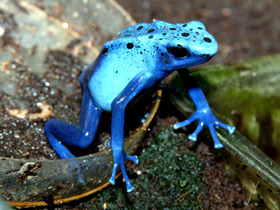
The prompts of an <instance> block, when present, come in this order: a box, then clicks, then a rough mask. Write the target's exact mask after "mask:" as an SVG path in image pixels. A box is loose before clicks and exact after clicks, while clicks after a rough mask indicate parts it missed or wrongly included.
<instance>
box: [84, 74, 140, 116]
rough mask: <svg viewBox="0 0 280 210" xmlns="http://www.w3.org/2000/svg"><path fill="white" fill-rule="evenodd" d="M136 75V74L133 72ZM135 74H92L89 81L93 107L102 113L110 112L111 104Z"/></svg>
mask: <svg viewBox="0 0 280 210" xmlns="http://www.w3.org/2000/svg"><path fill="white" fill-rule="evenodd" d="M135 74H136V72H135ZM135 74H131V73H130V75H127V74H121V73H116V71H115V72H112V71H110V72H104V71H103V72H102V71H97V72H94V74H93V75H92V77H91V78H90V80H89V87H90V93H91V96H92V98H93V100H94V103H95V105H96V106H97V107H98V108H99V109H101V110H104V111H108V112H110V111H112V107H111V105H112V102H113V101H114V99H115V98H116V97H117V96H118V95H119V94H120V93H121V92H122V91H123V90H124V89H125V87H126V86H127V85H128V83H129V82H130V81H131V79H132V78H133V77H134V76H135Z"/></svg>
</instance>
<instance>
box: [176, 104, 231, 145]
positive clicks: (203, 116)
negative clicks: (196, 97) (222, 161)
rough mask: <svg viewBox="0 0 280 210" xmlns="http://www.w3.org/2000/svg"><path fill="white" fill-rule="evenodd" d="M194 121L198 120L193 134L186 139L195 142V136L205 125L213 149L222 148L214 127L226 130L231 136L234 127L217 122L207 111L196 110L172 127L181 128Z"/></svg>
mask: <svg viewBox="0 0 280 210" xmlns="http://www.w3.org/2000/svg"><path fill="white" fill-rule="evenodd" d="M196 120H198V125H197V128H196V130H195V131H194V132H193V134H191V135H190V136H189V137H188V138H189V139H190V140H192V141H196V139H197V135H198V134H199V132H200V131H201V130H202V129H203V127H204V126H205V125H206V126H207V127H208V128H209V130H210V133H211V135H212V138H213V140H214V146H215V148H222V147H223V145H222V144H221V142H220V141H219V139H218V137H217V134H216V130H215V126H219V127H222V128H224V129H226V130H228V132H229V133H230V134H232V133H233V132H234V130H235V127H233V126H230V125H227V124H224V123H222V122H220V121H219V120H217V119H216V117H215V116H214V115H213V113H212V112H211V111H210V110H209V109H202V110H197V111H196V112H195V113H194V114H193V115H192V116H191V117H190V118H189V119H187V120H185V121H183V122H179V123H176V124H175V125H174V128H175V129H178V128H181V127H183V126H186V125H189V124H191V123H192V122H194V121H196Z"/></svg>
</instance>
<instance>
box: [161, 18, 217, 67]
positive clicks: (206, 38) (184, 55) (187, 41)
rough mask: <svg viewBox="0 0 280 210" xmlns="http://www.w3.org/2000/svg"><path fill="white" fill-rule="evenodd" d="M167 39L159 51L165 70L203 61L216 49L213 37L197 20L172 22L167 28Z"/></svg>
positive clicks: (210, 56) (209, 57) (213, 53)
mask: <svg viewBox="0 0 280 210" xmlns="http://www.w3.org/2000/svg"><path fill="white" fill-rule="evenodd" d="M168 30H169V33H168V36H169V39H168V40H167V39H165V40H167V41H166V42H165V43H164V44H163V46H164V48H163V49H162V50H163V52H162V53H161V55H162V57H161V60H162V63H164V66H165V68H166V70H174V69H180V68H186V67H190V66H194V65H198V64H201V63H204V62H206V61H208V60H209V59H211V58H212V57H213V56H214V55H215V54H216V53H217V50H218V44H217V41H216V40H215V38H214V37H213V36H212V35H211V34H209V33H208V32H207V31H206V29H205V26H204V25H203V24H202V23H201V22H198V21H191V22H189V23H186V24H174V29H173V31H172V28H169V29H168Z"/></svg>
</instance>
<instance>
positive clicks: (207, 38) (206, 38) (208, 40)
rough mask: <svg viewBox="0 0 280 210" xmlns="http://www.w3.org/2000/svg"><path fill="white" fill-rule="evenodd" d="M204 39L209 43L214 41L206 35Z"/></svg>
mask: <svg viewBox="0 0 280 210" xmlns="http://www.w3.org/2000/svg"><path fill="white" fill-rule="evenodd" d="M203 41H205V42H209V43H210V42H212V40H211V39H210V38H209V37H204V38H203Z"/></svg>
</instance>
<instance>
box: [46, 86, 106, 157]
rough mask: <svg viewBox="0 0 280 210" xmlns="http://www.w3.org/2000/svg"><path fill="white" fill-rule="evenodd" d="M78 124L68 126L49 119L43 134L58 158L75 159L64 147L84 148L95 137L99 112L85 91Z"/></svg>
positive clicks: (85, 90)
mask: <svg viewBox="0 0 280 210" xmlns="http://www.w3.org/2000/svg"><path fill="white" fill-rule="evenodd" d="M82 98H83V99H82V107H81V113H80V122H79V125H78V126H75V125H70V124H68V123H65V122H63V121H60V120H57V119H50V120H48V121H47V123H46V125H45V133H46V136H47V139H48V141H49V142H50V144H51V146H52V148H53V149H54V150H55V152H56V153H57V154H58V155H59V157H60V158H62V159H65V158H73V157H75V156H74V155H73V154H72V153H71V152H70V151H69V150H68V149H67V147H66V146H65V145H69V146H74V147H80V148H86V147H88V146H89V145H90V144H91V143H92V141H93V139H94V136H95V133H96V130H97V127H98V124H99V119H100V116H101V111H100V110H99V109H97V107H96V106H95V104H94V102H93V100H92V97H91V95H90V94H89V92H88V90H87V89H84V90H83V97H82Z"/></svg>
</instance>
